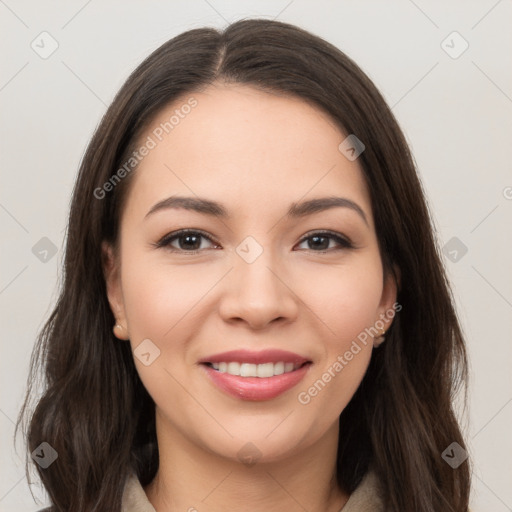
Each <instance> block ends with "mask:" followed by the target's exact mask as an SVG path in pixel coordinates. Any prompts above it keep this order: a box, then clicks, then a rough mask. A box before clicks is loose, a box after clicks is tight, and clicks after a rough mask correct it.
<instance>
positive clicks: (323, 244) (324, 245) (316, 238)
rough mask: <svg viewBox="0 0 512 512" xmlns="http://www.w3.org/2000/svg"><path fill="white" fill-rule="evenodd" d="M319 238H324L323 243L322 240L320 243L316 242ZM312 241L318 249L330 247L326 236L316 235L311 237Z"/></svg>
mask: <svg viewBox="0 0 512 512" xmlns="http://www.w3.org/2000/svg"><path fill="white" fill-rule="evenodd" d="M319 240H323V241H324V243H321V242H320V243H319V244H318V243H316V242H318V241H319ZM310 241H311V242H314V243H313V246H314V247H316V248H317V249H328V248H329V239H328V238H327V237H326V236H319V235H314V236H312V237H311V239H310ZM326 241H327V244H326V243H325V242H326ZM310 247H311V244H310Z"/></svg>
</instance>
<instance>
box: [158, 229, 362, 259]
mask: <svg viewBox="0 0 512 512" xmlns="http://www.w3.org/2000/svg"><path fill="white" fill-rule="evenodd" d="M183 235H201V236H202V237H203V238H206V239H207V240H209V241H210V242H212V243H214V244H217V245H219V243H218V242H217V241H216V240H215V239H214V238H212V237H211V236H210V235H208V234H207V233H205V232H204V231H201V230H200V229H180V230H179V231H174V232H173V233H169V234H167V235H165V236H164V237H163V238H162V239H160V240H159V241H158V242H157V243H156V244H153V245H154V246H155V247H156V248H164V247H165V248H167V249H168V250H169V251H170V252H174V253H182V254H191V255H192V254H198V253H199V252H201V251H202V250H204V249H196V250H195V251H186V250H184V249H176V248H169V246H170V244H171V242H173V241H174V240H176V239H178V238H179V237H180V236H183ZM314 236H323V237H327V238H331V239H333V240H335V241H336V242H337V243H338V244H340V246H341V247H340V248H338V249H335V248H334V249H333V248H330V249H327V250H323V251H314V250H312V249H306V250H308V251H309V252H312V253H318V254H325V253H327V252H332V251H333V250H342V249H353V248H354V245H353V244H352V243H351V242H350V240H349V239H348V238H345V237H342V236H341V235H340V234H338V233H336V232H334V231H329V230H323V231H313V232H309V233H306V235H305V236H304V237H303V238H302V239H301V240H300V241H299V244H302V243H303V242H304V241H306V240H308V239H309V238H313V237H314Z"/></svg>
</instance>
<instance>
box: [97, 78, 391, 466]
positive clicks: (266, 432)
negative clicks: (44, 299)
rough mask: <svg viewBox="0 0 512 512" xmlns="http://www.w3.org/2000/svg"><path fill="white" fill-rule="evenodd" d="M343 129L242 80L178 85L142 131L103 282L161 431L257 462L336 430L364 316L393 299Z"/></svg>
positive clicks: (377, 316)
mask: <svg viewBox="0 0 512 512" xmlns="http://www.w3.org/2000/svg"><path fill="white" fill-rule="evenodd" d="M185 105H189V107H185ZM173 116H174V117H173ZM166 123H167V124H166ZM356 135H357V134H356ZM345 138H346V134H343V133H342V132H341V131H340V130H339V129H338V128H337V127H336V126H335V124H334V122H333V121H332V120H331V119H330V118H329V116H327V115H326V114H324V113H323V112H322V111H320V110H317V109H316V108H314V107H312V106H310V105H308V104H307V103H305V102H303V101H301V100H299V99H295V98H289V97H282V96H275V95H271V94H267V93H264V92H260V91H258V90H256V89H254V88H251V87H248V86H240V85H236V86H233V85H231V86H220V85H216V86H210V87H209V88H208V89H206V90H205V91H203V92H201V93H194V94H191V95H189V96H186V97H184V98H183V99H182V100H180V101H177V102H175V103H173V105H171V106H169V107H166V108H165V109H164V110H162V111H161V112H160V113H159V114H158V116H157V118H156V119H155V120H154V122H153V123H152V125H151V127H149V129H148V130H147V132H146V133H145V134H144V135H143V136H142V137H141V138H140V146H142V145H143V144H145V145H146V147H147V148H149V149H148V150H147V151H144V150H143V151H141V152H140V155H139V156H141V161H140V163H139V166H138V168H137V169H136V170H135V171H133V172H134V176H132V178H133V182H132V183H131V186H130V191H129V194H128V197H127V202H126V205H125V209H124V211H123V214H122V219H121V226H120V259H118V260H115V266H112V267H110V266H109V267H108V269H109V270H108V278H107V284H108V295H109V301H110V304H111V307H112V310H113V312H114V314H115V315H116V318H117V321H118V323H119V324H121V325H122V326H123V327H124V329H125V331H124V332H125V333H127V337H129V340H130V344H131V347H132V350H134V361H135V364H136V367H137V371H138V373H139V375H140V378H141V380H142V382H143V384H144V386H145V387H146V389H147V390H148V392H149V394H150V395H151V396H152V398H153V400H154V402H155V404H156V414H157V428H158V432H159V435H161V436H164V437H165V438H166V439H168V440H178V439H179V440H180V442H182V443H183V442H188V443H189V445H190V446H193V447H195V448H200V449H203V450H206V451H208V452H210V453H214V454H218V455H221V456H225V457H228V458H232V459H239V460H242V459H247V457H249V458H251V457H252V458H253V459H255V458H259V459H261V460H262V461H263V460H275V459H279V458H283V457H285V456H288V455H290V454H293V453H294V452H297V453H298V452H299V451H300V450H303V449H305V448H306V447H310V446H312V445H313V444H314V443H317V442H319V441H320V440H321V439H325V438H326V436H330V439H331V440H332V439H334V438H335V436H336V435H337V430H338V417H339V415H340V413H341V412H342V410H343V409H344V408H345V406H346V405H347V403H348V402H349V401H350V399H351V398H352V396H353V394H354V392H355V391H356V389H357V387H358V386H359V384H360V382H361V380H362V378H363V376H364V373H365V371H366V369H367V366H368V363H369V360H370V357H371V352H372V338H371V337H369V336H368V335H366V336H365V332H366V331H365V329H369V328H370V327H372V326H374V325H375V324H376V322H377V321H379V322H378V324H377V325H379V326H382V323H381V321H382V318H383V317H384V315H387V318H389V315H388V313H389V311H390V310H392V306H393V303H394V302H395V299H396V288H395V284H394V282H393V281H392V280H391V279H389V280H384V279H383V277H384V276H383V267H382V263H381V258H380V254H379V250H378V245H377V238H376V233H375V228H374V221H373V215H372V208H371V203H370V197H369V194H368V191H367V189H366V185H365V182H364V180H363V175H362V171H361V168H360V166H359V164H358V161H357V159H356V160H351V159H348V158H347V157H346V156H345V154H344V153H342V152H341V151H340V149H339V148H338V147H339V145H340V143H341V142H342V141H343V140H344V139H345ZM150 139H151V141H152V142H151V141H150ZM153 146H154V147H153ZM142 153H144V155H142ZM184 198H188V199H184ZM323 198H331V199H332V198H343V201H339V203H338V204H337V205H335V206H332V204H333V203H331V207H329V208H328V207H325V206H322V201H319V202H317V203H310V201H313V200H320V199H323ZM181 229H187V230H190V231H191V232H193V233H189V234H185V235H181V236H175V237H173V236H172V234H173V233H175V232H177V231H178V230H181ZM324 231H329V232H330V234H325V233H324V234H320V233H322V232H324ZM191 251H193V252H191ZM111 261H113V260H111ZM112 270H113V271H112ZM387 312H388V313H387ZM389 323H390V321H387V322H385V325H384V328H385V329H386V328H388V327H389ZM365 338H366V341H365V342H363V341H362V340H363V339H365ZM281 351H284V352H281ZM240 371H241V372H242V375H238V376H237V375H236V373H237V372H240ZM283 372H284V373H283ZM333 436H334V437H333ZM248 443H250V444H248Z"/></svg>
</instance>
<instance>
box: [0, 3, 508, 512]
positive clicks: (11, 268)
mask: <svg viewBox="0 0 512 512" xmlns="http://www.w3.org/2000/svg"><path fill="white" fill-rule="evenodd" d="M511 15H512V3H511V2H510V0H502V1H496V0H481V1H462V0H460V1H453V2H450V3H449V4H448V3H447V2H442V1H431V2H427V1H426V0H421V1H420V0H417V1H415V2H414V1H412V0H393V1H387V2H383V1H368V0H365V1H358V2H356V1H343V2H334V1H315V2H312V1H310V2H307V1H304V0H292V1H290V0H279V1H273V2H271V1H242V2H234V1H233V2H229V1H227V0H208V1H207V0H194V1H189V2H165V3H164V2H159V1H154V0H151V1H144V2H142V1H134V0H131V1H123V2H121V1H100V0H89V1H87V0H79V1H67V2H64V1H62V2H56V1H52V2H50V1H35V0H30V1H18V2H16V1H15V0H0V16H1V21H0V23H1V25H0V33H1V34H2V36H3V44H2V50H1V69H2V73H1V75H0V105H1V112H2V117H1V128H0V129H1V138H0V141H1V149H2V153H1V155H2V156H1V173H2V175H1V178H2V188H1V193H0V221H1V232H0V234H1V240H2V253H1V254H2V266H1V268H2V272H1V276H0V310H1V312H2V357H1V359H0V365H1V381H0V390H1V396H0V432H1V435H0V443H1V454H2V462H1V470H0V510H1V511H16V512H20V511H34V510H38V509H39V508H40V507H42V506H43V505H44V504H45V503H46V500H45V496H44V492H43V491H42V488H41V486H40V484H39V486H38V485H37V484H36V485H33V486H32V489H33V492H34V493H35V495H36V496H39V497H40V498H41V499H42V501H40V502H39V503H38V504H35V503H34V501H33V499H32V497H31V495H30V492H29V488H28V485H27V483H26V480H25V478H24V469H23V461H22V460H20V458H19V456H18V455H17V454H16V452H15V451H14V448H13V441H12V435H13V430H14V421H15V419H16V415H17V413H18V410H19V408H20V405H21V400H22V397H23V393H24V390H25V381H26V377H27V373H28V362H29V356H30V352H31V349H32V346H33V343H34V340H35V336H36V333H37V332H38V331H39V329H40V328H41V327H42V325H43V322H44V320H45V319H46V318H47V316H48V315H49V313H50V311H51V308H52V306H53V304H54V301H55V299H56V293H57V280H58V277H59V275H60V271H59V267H60V265H61V263H62V251H61V248H62V246H63V230H64V228H65V225H66V222H67V214H68V205H69V200H70V194H71V190H72V187H73V183H74V179H75V175H76V171H77V168H78V164H79V162H80V159H81V157H82V155H83V152H84V150H85V147H86V144H87V142H88V141H89V138H90V137H91V135H92V132H93V130H94V128H95V127H96V125H97V124H98V122H99V120H100V118H101V116H102V114H103V113H104V112H105V110H106V106H107V105H108V104H109V103H110V102H111V101H112V99H113V97H114V94H115V93H116V91H117V90H118V89H119V87H120V86H121V85H122V83H123V82H124V80H125V79H126V78H127V76H128V74H129V72H130V71H131V70H132V69H133V68H134V67H135V66H136V65H137V64H138V63H139V62H140V61H141V60H142V59H143V58H144V57H146V56H147V55H148V54H149V53H150V52H151V51H152V50H154V49H156V48H157V47H158V46H159V45H160V44H162V43H163V42H164V41H166V40H168V39H169V38H171V37H172V36H174V35H176V34H178V33H180V32H183V31H185V30H188V29H191V28H196V27H201V26H205V25H210V26H216V27H224V26H225V25H226V24H227V23H228V22H232V21H235V20H236V19H239V18H242V17H259V16H262V17H268V18H277V19H279V20H281V21H286V22H290V23H295V24H297V25H299V26H302V27H304V28H306V29H308V30H310V31H312V32H314V33H316V34H318V35H320V36H322V37H324V38H325V39H327V40H329V41H330V42H332V43H333V44H335V45H336V46H338V47H339V48H340V49H342V50H343V51H345V52H346V53H347V54H348V55H349V56H351V57H352V58H353V59H354V60H355V61H356V62H357V63H358V64H359V65H360V66H361V67H362V68H363V69H364V70H365V71H366V72H367V73H368V74H369V76H370V77H371V78H372V79H373V80H374V82H375V83H376V85H377V87H379V89H380V90H381V91H382V93H383V94H384V96H385V97H386V99H387V101H388V102H389V104H390V105H391V106H392V108H393V111H394V113H395V115H396V116H397V118H398V120H399V122H400V124H401V126H402V128H403V130H404V132H405V133H406V136H407V138H408V141H409V143H410V144H411V147H412V150H413V152H414V155H415V158H416V161H417V164H418V168H419V172H420V174H421V178H422V180H423V183H424V185H425V188H426V191H427V194H428V199H429V202H430V205H431V208H432V211H433V214H434V218H435V223H436V226H437V229H438V235H439V240H440V244H441V245H442V246H444V245H445V244H446V243H447V242H448V241H449V240H450V239H452V237H457V239H458V240H459V241H460V242H462V243H463V244H464V245H465V246H466V247H467V253H466V254H464V255H462V253H461V252H460V250H459V252H458V255H457V258H458V260H457V261H456V262H454V261H451V260H450V257H452V258H453V256H454V254H455V253H452V255H451V256H450V255H449V254H447V255H444V256H443V257H444V259H445V264H446V267H447V269H448V272H449V277H450V279H451V281H452V283H453V288H454V293H455V297H456V300H457V308H458V311H459V315H460V319H461V322H462V325H463V328H464V330H465V332H466V334H467V340H468V346H469V354H470V358H471V370H472V373H471V388H470V404H469V405H470V414H469V421H468V422H467V423H468V424H467V438H468V442H469V444H470V449H471V455H472V456H473V458H474V463H475V469H474V474H473V482H474V489H473V494H472V507H473V510H475V511H488V510H492V511H493V512H505V511H507V510H508V511H510V510H512V487H511V486H510V482H511V481H512V463H511V460H512V459H511V457H510V454H511V453H512V436H510V427H511V425H512V421H511V420H512V403H511V402H512V385H511V376H510V375H511V372H510V363H511V353H512V349H511V343H510V342H511V338H512V336H511V333H512V321H511V317H512V315H511V313H512V279H511V277H512V271H511V265H510V262H511V261H512V258H511V255H512V239H511V236H510V235H511V212H512V172H511V166H512V164H511V161H512V158H511V157H512V149H511V146H512V143H511V135H512V117H511V113H512V67H511V66H510V55H511V54H512V52H511V47H512V31H511V30H510V26H511V24H510V22H511ZM43 31H47V32H48V33H49V34H51V37H52V38H54V39H55V40H56V41H57V42H58V48H57V50H56V51H55V52H54V53H53V54H52V55H51V56H49V57H48V58H47V59H43V58H41V57H40V56H39V55H38V54H37V53H36V52H35V51H34V50H33V49H32V48H31V43H32V41H34V40H35V43H34V44H39V46H40V47H42V46H43V45H44V47H45V48H46V49H48V48H50V46H49V45H50V40H49V39H46V40H45V41H44V42H41V37H47V38H48V36H41V37H38V36H39V34H41V32H43ZM453 31H457V32H459V33H460V35H461V36H462V37H463V38H464V40H466V41H467V42H468V43H469V48H468V49H467V50H466V51H465V52H464V53H463V54H462V55H460V56H459V57H458V58H452V57H451V56H450V55H448V53H447V52H446V51H445V50H448V51H449V52H451V53H452V55H453V54H455V53H458V51H459V50H460V49H462V46H461V44H463V42H462V41H461V40H458V39H457V38H456V36H450V38H448V39H447V40H446V42H445V43H444V45H443V46H444V49H443V46H442V41H443V40H445V39H446V38H447V36H449V35H450V34H451V33H452V32H453ZM454 37H455V38H454ZM450 47H451V48H450ZM43 237H48V238H49V239H50V240H51V241H52V242H53V243H54V244H55V246H56V247H57V248H58V252H57V254H56V255H55V256H54V257H51V258H48V261H46V262H43V261H40V259H39V258H38V257H36V255H34V253H33V252H32V248H33V246H34V245H35V244H36V243H37V242H38V241H39V240H40V239H41V238H43ZM452 243H453V242H452ZM457 243H458V242H457ZM449 247H450V246H449ZM450 250H451V249H450ZM447 252H448V251H447ZM461 255H462V257H461ZM449 256H450V257H449ZM18 453H19V454H20V455H22V454H23V446H22V445H21V443H18Z"/></svg>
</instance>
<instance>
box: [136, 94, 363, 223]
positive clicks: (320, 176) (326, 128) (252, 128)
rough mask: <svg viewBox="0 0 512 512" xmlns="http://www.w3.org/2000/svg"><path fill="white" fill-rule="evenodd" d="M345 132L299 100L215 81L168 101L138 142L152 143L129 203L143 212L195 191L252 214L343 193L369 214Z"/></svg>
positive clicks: (317, 109) (139, 167)
mask: <svg viewBox="0 0 512 512" xmlns="http://www.w3.org/2000/svg"><path fill="white" fill-rule="evenodd" d="M346 136H347V134H344V133H343V132H342V131H341V130H340V129H339V128H338V127H337V126H336V124H335V122H334V120H333V119H332V118H331V117H330V116H329V115H328V114H326V113H325V112H323V111H322V110H321V109H319V108H316V107H315V106H312V105H310V104H308V103H307V102H305V101H303V100H301V99H298V98H295V97H290V96H282V95H274V94H270V93H267V92H262V91H259V90H257V89H255V88H253V87H250V86H246V85H214V86H210V87H208V88H207V89H205V90H204V91H202V92H196V93H191V94H189V95H185V96H182V97H181V98H180V99H179V100H176V101H175V102H173V103H172V104H171V105H168V106H166V107H165V108H164V109H162V110H161V111H160V112H159V113H158V114H157V115H156V117H155V118H154V120H153V121H152V123H151V124H150V126H149V127H148V129H147V130H146V131H145V133H144V134H142V136H141V137H140V138H139V144H138V145H137V147H139V146H142V145H143V144H145V145H146V146H147V147H151V149H150V150H149V151H148V152H147V154H146V155H145V156H144V157H143V158H142V159H141V161H140V163H139V164H138V167H137V168H136V170H135V171H134V174H135V175H134V176H133V182H132V184H131V187H130V192H129V196H128V204H130V205H131V208H130V210H134V209H135V210H141V212H142V210H145V211H144V212H143V213H144V214H145V213H147V210H148V209H149V208H150V207H151V206H152V205H153V204H154V203H155V202H158V201H159V200H162V199H163V198H165V197H168V196H170V195H173V194H184V195H188V196H191V195H197V196H201V197H209V198H212V199H216V200H218V201H221V202H222V203H224V204H226V205H228V207H229V208H230V210H231V208H233V209H234V210H238V213H240V214H244V213H247V214H248V215H254V214H255V213H258V214H259V213H261V211H262V208H264V209H265V211H269V212H270V211H271V210H273V211H275V212H276V214H277V213H278V210H279V209H280V208H282V206H281V205H286V207H288V205H289V204H290V203H291V202H297V201H299V200H300V199H301V198H305V199H308V198H313V197H315V196H325V195H343V196H344V197H349V198H350V199H352V200H354V201H357V202H358V203H359V204H361V206H363V207H364V208H365V210H366V211H367V212H368V213H370V212H371V205H370V199H369V195H368V191H367V188H366V184H365V181H364V178H363V174H362V171H361V168H360V166H359V164H358V162H357V160H356V161H350V160H348V159H347V158H346V157H345V156H344V155H343V154H342V153H341V152H340V150H339V149H338V146H339V145H340V143H341V142H342V141H343V140H344V139H345V138H346ZM281 214H282V212H281ZM370 218H371V215H370Z"/></svg>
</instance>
